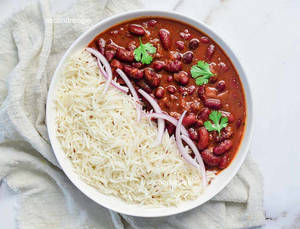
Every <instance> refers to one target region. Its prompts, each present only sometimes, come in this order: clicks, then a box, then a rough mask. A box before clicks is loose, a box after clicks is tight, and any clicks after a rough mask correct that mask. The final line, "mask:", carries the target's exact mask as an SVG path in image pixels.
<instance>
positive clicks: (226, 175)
mask: <svg viewBox="0 0 300 229" xmlns="http://www.w3.org/2000/svg"><path fill="white" fill-rule="evenodd" d="M151 16H152V17H163V18H170V19H173V20H177V21H179V22H183V23H186V24H188V25H190V26H192V27H195V28H197V29H198V30H200V31H202V32H204V33H205V34H207V35H208V36H209V37H210V38H211V39H212V40H214V42H216V43H217V44H218V45H219V46H220V47H221V48H222V49H223V51H224V52H225V53H226V55H227V56H228V58H229V59H230V60H231V62H232V64H233V65H234V67H235V68H236V71H237V72H238V74H239V78H240V80H241V82H242V87H243V89H244V94H245V101H246V125H245V130H244V134H243V139H242V140H241V143H240V146H239V149H238V152H237V153H236V155H235V158H234V159H233V161H232V162H231V164H230V165H229V166H228V167H227V168H226V169H225V170H223V171H222V172H221V173H220V174H218V176H217V178H216V179H219V177H222V178H220V179H221V181H220V182H221V183H220V182H219V183H220V184H219V183H218V185H215V184H214V182H213V183H212V184H211V185H210V186H212V185H214V186H215V188H213V189H212V190H209V191H207V190H208V189H209V187H210V186H208V188H207V189H206V190H205V192H204V193H202V194H201V195H200V197H198V198H197V199H195V200H193V201H185V202H184V203H182V204H179V205H178V206H177V207H148V206H141V205H136V204H130V203H126V202H124V201H122V200H121V199H116V198H115V197H111V196H107V195H105V194H102V193H100V192H99V191H96V189H94V188H93V187H91V186H89V185H88V184H86V183H84V182H83V181H81V180H80V179H79V178H78V175H77V174H76V173H75V172H74V171H72V168H70V161H68V159H67V158H66V157H65V155H64V153H63V151H62V149H61V147H60V144H59V143H58V141H57V138H56V134H55V125H54V123H55V122H54V120H55V115H53V114H55V111H54V110H55V109H54V108H53V103H54V97H55V96H54V95H55V89H56V85H57V82H58V79H59V77H60V74H59V73H60V71H61V69H62V67H63V65H64V63H65V61H66V59H67V58H68V57H69V56H70V54H71V53H72V51H73V52H75V51H74V49H76V46H80V43H82V42H83V40H84V39H85V38H86V37H88V36H91V37H95V36H96V35H97V34H99V33H100V32H102V31H104V30H105V29H107V28H109V27H111V26H112V25H116V24H119V23H122V22H124V21H128V20H131V19H135V18H141V17H151ZM113 21H117V22H116V23H113V24H111V25H109V24H110V22H113ZM101 26H102V27H103V26H104V27H105V28H104V29H101V30H97V28H99V27H101ZM91 40H92V39H90V40H89V41H88V43H89V42H90V41H91ZM84 43H86V42H84ZM229 44H230V42H228V41H226V42H225V41H224V39H223V38H221V36H219V35H218V34H217V33H216V32H215V31H214V30H213V29H211V28H210V27H209V26H208V25H206V24H204V23H203V22H201V21H199V20H197V19H195V18H193V17H188V16H185V15H183V14H181V13H178V12H174V11H165V10H147V9H142V10H134V11H128V12H125V13H121V14H117V15H114V16H111V17H108V18H106V19H104V20H101V21H99V22H98V23H96V24H95V25H93V26H92V27H90V28H89V29H88V30H87V31H85V32H84V33H83V34H81V35H80V36H79V37H78V38H77V39H76V40H75V41H74V42H73V43H72V44H71V46H70V47H69V48H68V49H67V51H66V52H65V53H64V55H63V56H62V57H61V59H60V61H59V63H58V65H57V67H56V70H55V72H54V74H53V77H52V80H51V83H50V87H49V90H48V96H47V103H46V125H47V130H48V135H49V140H50V143H51V146H52V149H53V152H54V154H55V157H56V159H57V161H58V163H59V165H60V167H61V169H62V170H63V171H64V173H65V175H66V176H67V177H68V178H69V180H70V181H71V182H72V183H73V184H74V185H75V186H76V188H77V189H79V190H80V191H81V192H82V193H83V194H85V195H86V196H87V197H89V198H90V199H91V200H93V201H95V202H96V203H98V204H99V205H101V206H104V207H106V208H108V209H111V210H113V211H116V212H119V213H122V214H126V215H131V216H138V217H163V216H170V215H174V214H178V213H183V212H186V211H188V210H192V209H194V208H196V207H198V206H200V205H202V204H204V203H206V202H207V201H208V200H210V199H211V198H213V197H214V196H215V195H217V194H218V193H219V192H220V191H222V190H223V189H224V188H225V186H227V185H228V183H229V182H230V181H231V180H232V178H233V177H234V176H235V175H236V173H237V172H238V170H239V168H240V167H241V165H242V164H243V162H244V160H245V158H246V156H247V154H248V151H249V147H250V142H251V139H252V136H253V131H254V130H253V129H254V116H253V113H254V112H253V99H252V90H251V88H250V85H249V81H248V79H247V76H246V73H245V71H244V68H243V66H242V65H241V63H240V61H239V59H240V58H238V56H237V54H236V52H234V51H233V49H232V48H231V47H232V46H230V45H229ZM220 179H219V180H220ZM93 189H94V190H95V191H96V192H97V193H96V192H95V191H93ZM106 199H108V200H107V201H106ZM111 199H112V200H111ZM113 199H116V202H114V204H116V205H118V204H119V205H118V206H115V205H114V204H112V203H113ZM117 201H119V202H120V203H117Z"/></svg>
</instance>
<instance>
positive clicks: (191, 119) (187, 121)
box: [182, 113, 197, 127]
mask: <svg viewBox="0 0 300 229" xmlns="http://www.w3.org/2000/svg"><path fill="white" fill-rule="evenodd" d="M196 121H197V119H196V115H195V114H194V113H189V114H188V115H186V116H185V117H184V118H183V120H182V124H183V125H184V126H186V127H189V126H191V125H193V124H194V123H195V122H196Z"/></svg>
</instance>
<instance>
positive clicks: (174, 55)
mask: <svg viewBox="0 0 300 229" xmlns="http://www.w3.org/2000/svg"><path fill="white" fill-rule="evenodd" d="M169 55H170V60H181V54H180V53H179V52H177V51H170V53H169Z"/></svg>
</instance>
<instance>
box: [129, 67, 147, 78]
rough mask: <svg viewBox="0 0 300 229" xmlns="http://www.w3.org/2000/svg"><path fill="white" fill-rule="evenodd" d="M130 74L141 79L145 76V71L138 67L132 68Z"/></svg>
mask: <svg viewBox="0 0 300 229" xmlns="http://www.w3.org/2000/svg"><path fill="white" fill-rule="evenodd" d="M129 75H130V77H131V78H133V79H136V80H139V79H142V78H143V77H144V72H143V71H142V70H140V69H138V68H132V69H131V70H130V74H129Z"/></svg>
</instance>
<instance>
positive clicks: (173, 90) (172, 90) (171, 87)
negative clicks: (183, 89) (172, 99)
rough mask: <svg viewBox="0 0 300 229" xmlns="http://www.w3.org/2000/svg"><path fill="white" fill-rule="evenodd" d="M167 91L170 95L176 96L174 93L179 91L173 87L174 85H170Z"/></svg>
mask: <svg viewBox="0 0 300 229" xmlns="http://www.w3.org/2000/svg"><path fill="white" fill-rule="evenodd" d="M167 90H168V92H169V93H170V94H174V93H175V92H176V91H177V89H176V87H175V86H173V85H169V86H168V87H167Z"/></svg>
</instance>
